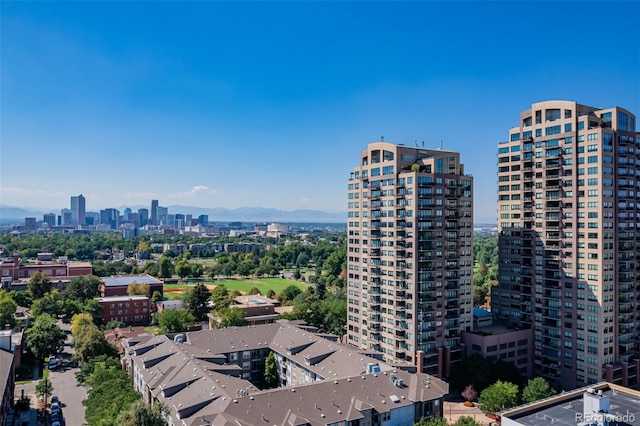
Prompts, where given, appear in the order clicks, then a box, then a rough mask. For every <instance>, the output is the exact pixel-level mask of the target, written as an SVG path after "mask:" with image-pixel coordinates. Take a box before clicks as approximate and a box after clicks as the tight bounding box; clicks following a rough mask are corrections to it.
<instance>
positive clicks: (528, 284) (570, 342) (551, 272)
mask: <svg viewBox="0 0 640 426" xmlns="http://www.w3.org/2000/svg"><path fill="white" fill-rule="evenodd" d="M639 203H640V145H639V144H638V135H637V134H636V132H635V116H634V115H633V114H631V113H630V112H629V111H626V110H624V109H622V108H619V107H614V108H608V109H601V108H594V107H589V106H585V105H580V104H577V103H575V102H568V101H548V102H539V103H535V104H533V105H532V106H531V109H528V110H526V111H524V112H522V113H520V117H519V123H518V126H516V127H514V128H512V129H511V130H510V131H509V139H508V141H507V142H503V143H501V144H500V145H499V150H498V217H499V219H498V228H499V242H498V246H499V272H498V283H499V284H498V287H495V288H493V291H492V302H491V306H492V311H493V312H494V314H495V315H496V316H498V317H500V318H504V319H512V320H514V322H515V323H516V324H517V325H518V326H521V327H526V328H529V327H530V328H533V330H534V344H533V350H534V366H535V374H536V375H537V376H542V377H545V378H547V379H548V380H550V381H551V382H556V381H558V382H560V383H561V384H562V386H563V387H564V388H565V389H571V388H575V387H577V386H581V385H585V384H593V383H596V382H600V381H602V380H607V381H609V382H615V383H620V384H623V385H633V384H636V383H638V374H639V373H640V358H639V357H638V349H639V348H638V336H639V332H638V330H639V327H640V310H639V309H640V288H639V287H638V286H639V281H638V274H639V271H640V269H639V268H640V258H639V255H640V250H639V243H640V234H639V232H640V229H638V228H639V224H640V207H639Z"/></svg>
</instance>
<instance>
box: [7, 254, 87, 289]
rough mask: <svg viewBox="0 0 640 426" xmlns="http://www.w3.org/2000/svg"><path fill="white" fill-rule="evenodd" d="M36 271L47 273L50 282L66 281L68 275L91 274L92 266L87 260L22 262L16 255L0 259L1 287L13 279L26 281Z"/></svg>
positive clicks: (9, 284)
mask: <svg viewBox="0 0 640 426" xmlns="http://www.w3.org/2000/svg"><path fill="white" fill-rule="evenodd" d="M36 272H42V273H44V274H45V275H47V276H48V277H49V278H50V279H51V282H52V283H56V282H58V281H68V280H69V278H70V277H77V276H80V275H91V274H92V273H93V268H92V267H91V264H90V263H89V262H69V261H67V260H66V259H59V260H52V261H34V262H33V263H23V262H22V259H20V258H19V257H18V256H13V258H10V259H2V260H0V280H2V285H1V288H5V289H8V288H10V286H11V284H12V283H13V282H15V281H20V280H23V281H26V280H28V279H29V277H31V275H33V274H35V273H36Z"/></svg>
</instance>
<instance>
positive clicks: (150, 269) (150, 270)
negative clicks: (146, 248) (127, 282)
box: [144, 260, 160, 277]
mask: <svg viewBox="0 0 640 426" xmlns="http://www.w3.org/2000/svg"><path fill="white" fill-rule="evenodd" d="M144 272H146V273H147V274H149V275H153V276H154V277H159V276H160V266H159V265H158V264H157V263H156V262H154V261H151V260H150V261H148V262H146V263H145V264H144Z"/></svg>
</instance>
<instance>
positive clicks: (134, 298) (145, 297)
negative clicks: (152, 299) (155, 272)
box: [95, 295, 149, 302]
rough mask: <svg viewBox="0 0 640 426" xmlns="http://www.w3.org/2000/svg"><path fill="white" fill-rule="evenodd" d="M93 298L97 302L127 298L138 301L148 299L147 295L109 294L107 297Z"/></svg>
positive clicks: (124, 299) (123, 300) (122, 300)
mask: <svg viewBox="0 0 640 426" xmlns="http://www.w3.org/2000/svg"><path fill="white" fill-rule="evenodd" d="M95 300H97V301H98V302H126V301H129V300H133V301H139V300H149V298H148V297H147V296H140V295H135V296H109V297H96V298H95Z"/></svg>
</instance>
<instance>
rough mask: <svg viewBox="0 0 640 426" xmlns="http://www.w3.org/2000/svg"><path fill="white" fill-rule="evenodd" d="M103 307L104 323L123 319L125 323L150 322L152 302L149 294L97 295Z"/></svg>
mask: <svg viewBox="0 0 640 426" xmlns="http://www.w3.org/2000/svg"><path fill="white" fill-rule="evenodd" d="M95 300H97V301H98V303H100V305H101V306H102V309H103V319H102V322H103V323H104V324H106V323H108V322H109V321H122V322H123V323H125V324H149V323H150V322H151V302H150V300H149V298H148V297H147V296H111V297H96V299H95Z"/></svg>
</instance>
